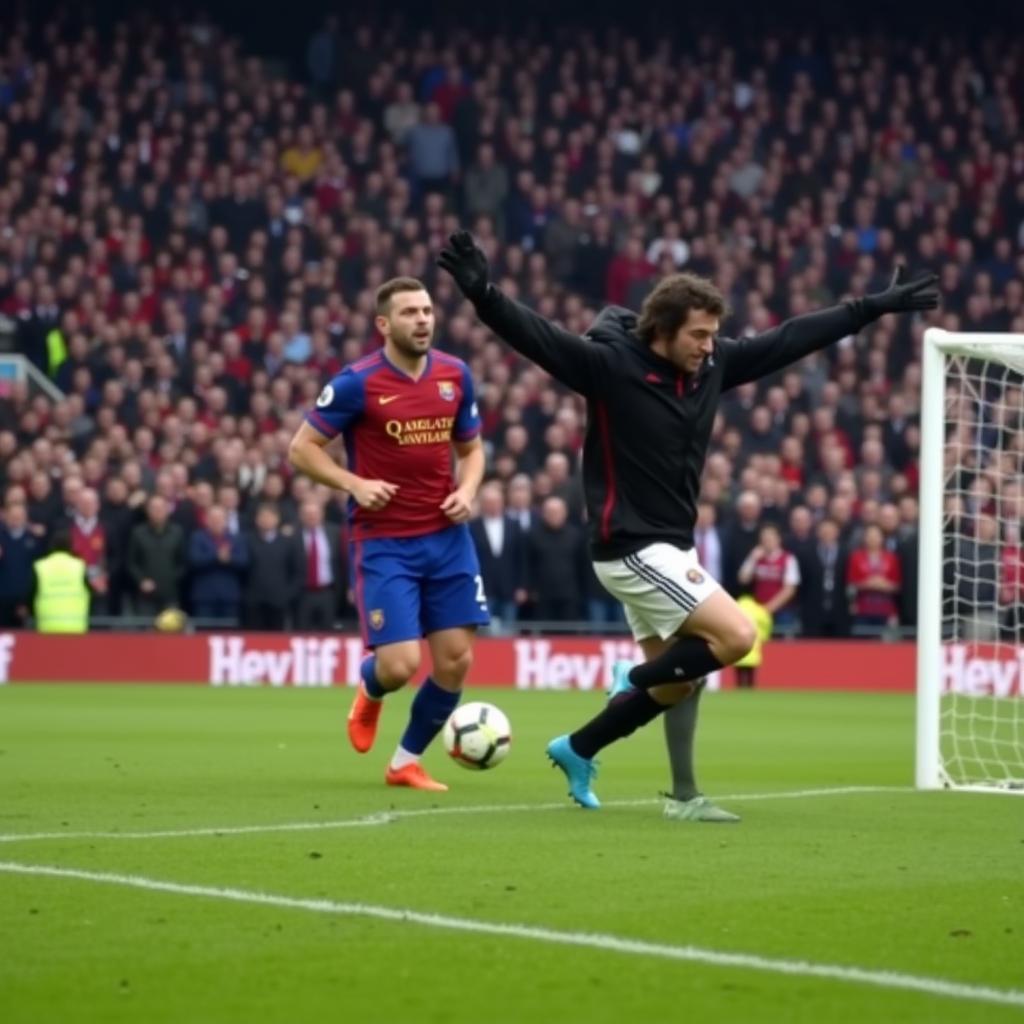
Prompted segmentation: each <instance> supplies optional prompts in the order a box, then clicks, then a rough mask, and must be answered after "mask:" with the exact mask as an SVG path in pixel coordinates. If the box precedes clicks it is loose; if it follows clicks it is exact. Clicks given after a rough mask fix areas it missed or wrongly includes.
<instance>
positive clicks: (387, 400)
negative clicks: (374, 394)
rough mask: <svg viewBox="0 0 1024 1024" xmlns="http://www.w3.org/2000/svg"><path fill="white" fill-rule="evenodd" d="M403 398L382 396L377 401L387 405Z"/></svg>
mask: <svg viewBox="0 0 1024 1024" xmlns="http://www.w3.org/2000/svg"><path fill="white" fill-rule="evenodd" d="M401 397H402V396H401V395H381V396H380V398H378V399H377V401H378V402H380V404H381V405H387V404H388V402H393V401H394V400H395V399H396V398H401Z"/></svg>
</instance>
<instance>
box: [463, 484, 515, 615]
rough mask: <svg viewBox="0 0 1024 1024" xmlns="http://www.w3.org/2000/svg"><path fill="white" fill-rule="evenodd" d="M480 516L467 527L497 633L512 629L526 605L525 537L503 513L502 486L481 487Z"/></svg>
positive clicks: (511, 519) (485, 485)
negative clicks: (508, 628) (478, 562)
mask: <svg viewBox="0 0 1024 1024" xmlns="http://www.w3.org/2000/svg"><path fill="white" fill-rule="evenodd" d="M479 503H480V515H479V517H478V518H476V519H474V520H473V521H472V522H471V523H470V524H469V532H470V534H471V536H472V537H473V544H474V545H475V547H476V553H477V558H478V559H479V561H480V574H481V576H482V577H483V583H484V593H485V594H486V595H487V607H488V610H489V611H490V613H491V619H492V620H493V623H494V628H495V629H496V630H498V631H500V630H502V629H505V628H507V627H510V626H513V625H514V624H515V622H516V621H517V620H518V618H519V609H520V608H521V607H522V606H523V605H524V604H525V603H526V601H527V597H528V592H527V580H526V535H525V534H524V533H523V531H522V529H521V528H520V526H519V523H518V522H517V521H516V520H515V519H514V518H512V516H510V515H508V514H506V512H505V497H504V494H503V493H502V488H501V484H499V483H496V482H494V481H491V482H490V483H486V484H484V486H483V487H481V488H480V494H479Z"/></svg>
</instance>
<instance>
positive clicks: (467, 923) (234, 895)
mask: <svg viewBox="0 0 1024 1024" xmlns="http://www.w3.org/2000/svg"><path fill="white" fill-rule="evenodd" d="M0 872H2V873H7V874H12V875H29V876H34V877H48V878H64V879H75V880H78V881H85V882H97V883H100V884H104V885H119V886H124V887H127V888H131V889H143V890H146V891H148V892H166V893H173V894H175V895H178V896H198V897H203V898H207V899H215V900H226V901H230V902H233V903H247V904H255V905H260V906H268V907H280V908H282V909H287V910H307V911H311V912H312V913H316V914H333V915H340V916H350V917H369V918H375V919H377V920H380V921H395V922H398V923H401V924H419V925H424V926H425V927H428V928H445V929H448V930H450V931H459V932H470V933H474V934H478V935H495V936H500V937H502V938H516V939H528V940H531V941H533V942H544V943H548V944H551V945H559V946H577V947H583V948H587V949H598V950H601V951H603V952H610V953H626V954H631V955H634V956H648V957H659V958H661V959H664V960H677V961H687V962H690V963H701V964H708V965H711V966H715V967H735V968H742V969H747V970H754V971H764V972H767V973H770V974H784V975H790V976H796V977H807V978H825V979H828V980H830V981H842V982H849V983H852V984H858V985H870V986H874V987H876V988H885V989H901V990H904V991H909V992H921V993H924V994H925V995H931V996H941V997H944V998H947V999H962V1000H968V1001H971V1002H979V1003H996V1004H999V1005H1003V1006H1020V1007H1024V992H1022V991H1018V990H1015V989H999V988H992V987H990V986H987V985H972V984H969V983H967V982H960V981H951V980H949V979H946V978H929V977H925V976H921V975H915V974H904V973H902V972H900V971H876V970H871V969H869V968H864V967H848V966H844V965H842V964H825V963H813V962H811V961H807V960H787V959H782V958H776V957H764V956H758V955H757V954H755V953H729V952H724V951H722V950H716V949H705V948H702V947H700V946H673V945H669V944H667V943H661V942H647V941H645V940H643V939H630V938H625V937H623V936H619V935H607V934H602V933H600V932H573V931H560V930H557V929H554V928H542V927H538V926H535V925H525V924H508V923H502V922H498V921H480V920H475V919H473V918H468V917H450V916H448V915H447V914H430V913H424V912H422V911H418V910H410V909H407V908H404V907H385V906H377V905H375V904H372V903H342V902H337V901H335V900H325V899H302V898H299V897H295V896H279V895H276V894H274V893H265V892H254V891H248V890H245V889H233V888H221V887H219V886H209V885H187V884H183V883H181V882H167V881H162V880H160V879H156V878H144V877H140V876H138V875H120V874H113V873H107V872H100V871H81V870H79V869H77V868H59V867H51V866H49V865H46V864H19V863H15V862H11V861H0Z"/></svg>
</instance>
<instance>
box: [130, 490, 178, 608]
mask: <svg viewBox="0 0 1024 1024" xmlns="http://www.w3.org/2000/svg"><path fill="white" fill-rule="evenodd" d="M184 575H185V538H184V535H183V534H182V532H181V527H180V526H178V524H177V523H172V522H169V521H168V514H167V502H166V501H164V499H163V498H161V497H160V496H159V495H153V497H151V498H150V499H149V501H147V502H146V519H145V521H144V522H142V523H139V524H138V525H137V526H136V527H135V528H134V529H133V530H132V534H131V539H130V540H129V542H128V576H129V578H130V579H131V582H132V586H133V589H134V593H133V595H132V604H133V610H134V612H135V614H136V615H140V616H145V617H147V618H155V617H156V616H157V615H158V614H159V613H160V612H162V611H163V610H164V609H165V608H177V607H179V597H178V589H179V587H180V585H181V582H182V579H183V577H184Z"/></svg>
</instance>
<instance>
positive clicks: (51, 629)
mask: <svg viewBox="0 0 1024 1024" xmlns="http://www.w3.org/2000/svg"><path fill="white" fill-rule="evenodd" d="M34 568H35V604H34V614H35V620H36V629H37V630H38V631H39V632H40V633H84V632H86V631H87V630H88V628H89V586H88V584H87V583H86V582H85V562H83V561H82V559H81V558H76V557H75V556H74V555H73V554H71V538H70V537H69V536H68V533H67V531H60V532H59V533H58V534H57V535H56V536H55V537H54V539H53V545H52V550H51V551H50V554H48V555H47V556H46V557H45V558H40V559H39V561H37V562H36V563H35V566H34Z"/></svg>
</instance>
